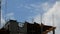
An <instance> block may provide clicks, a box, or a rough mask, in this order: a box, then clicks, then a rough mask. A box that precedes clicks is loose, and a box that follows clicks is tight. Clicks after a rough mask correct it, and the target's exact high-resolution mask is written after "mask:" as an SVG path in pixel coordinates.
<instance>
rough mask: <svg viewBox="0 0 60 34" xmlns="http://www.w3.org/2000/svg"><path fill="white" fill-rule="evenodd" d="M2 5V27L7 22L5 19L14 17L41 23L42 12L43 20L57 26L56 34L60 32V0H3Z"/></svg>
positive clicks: (19, 19)
mask: <svg viewBox="0 0 60 34" xmlns="http://www.w3.org/2000/svg"><path fill="white" fill-rule="evenodd" d="M6 2H7V4H6ZM1 5H2V9H1V11H2V18H1V26H0V28H1V27H2V26H3V25H4V24H6V23H5V19H7V20H8V19H14V20H17V21H19V22H20V21H22V22H24V21H25V20H27V21H30V22H31V21H32V19H34V21H36V22H37V23H39V24H40V23H41V14H42V18H43V19H42V22H43V23H44V24H45V25H52V26H56V27H57V29H56V34H59V33H60V0H7V1H6V0H2V4H1ZM52 15H54V17H53V16H52ZM53 18H54V22H53ZM53 23H54V25H53ZM50 34H52V33H50Z"/></svg>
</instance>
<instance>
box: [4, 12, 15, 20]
mask: <svg viewBox="0 0 60 34" xmlns="http://www.w3.org/2000/svg"><path fill="white" fill-rule="evenodd" d="M5 17H6V18H7V19H12V20H15V17H14V13H13V12H11V13H8V14H6V16H5Z"/></svg>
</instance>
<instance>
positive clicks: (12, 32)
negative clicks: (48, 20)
mask: <svg viewBox="0 0 60 34" xmlns="http://www.w3.org/2000/svg"><path fill="white" fill-rule="evenodd" d="M18 24H19V22H17V21H16V20H9V21H8V22H7V23H6V24H5V26H4V27H3V28H1V29H0V34H48V33H49V32H50V31H52V32H53V33H52V34H55V29H56V27H53V26H48V25H44V24H42V23H41V24H38V23H36V22H34V23H33V24H32V23H29V22H27V21H25V23H21V24H23V25H21V24H20V26H19V25H18ZM21 26H22V27H21Z"/></svg>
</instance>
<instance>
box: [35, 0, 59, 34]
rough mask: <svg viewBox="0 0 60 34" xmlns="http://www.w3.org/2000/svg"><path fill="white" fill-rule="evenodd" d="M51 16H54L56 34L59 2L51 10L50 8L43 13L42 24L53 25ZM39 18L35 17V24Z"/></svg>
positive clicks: (57, 30) (57, 31)
mask: <svg viewBox="0 0 60 34" xmlns="http://www.w3.org/2000/svg"><path fill="white" fill-rule="evenodd" d="M52 14H54V24H55V25H54V26H56V27H57V28H56V34H57V33H58V34H59V33H60V2H59V1H58V2H56V3H55V4H54V5H53V7H52V8H50V9H49V10H48V11H47V12H46V13H44V15H43V22H44V24H46V25H53V21H52V20H53V16H52ZM39 17H40V16H39V15H38V16H36V18H38V19H37V20H35V21H36V22H39V19H40V18H39Z"/></svg>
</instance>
